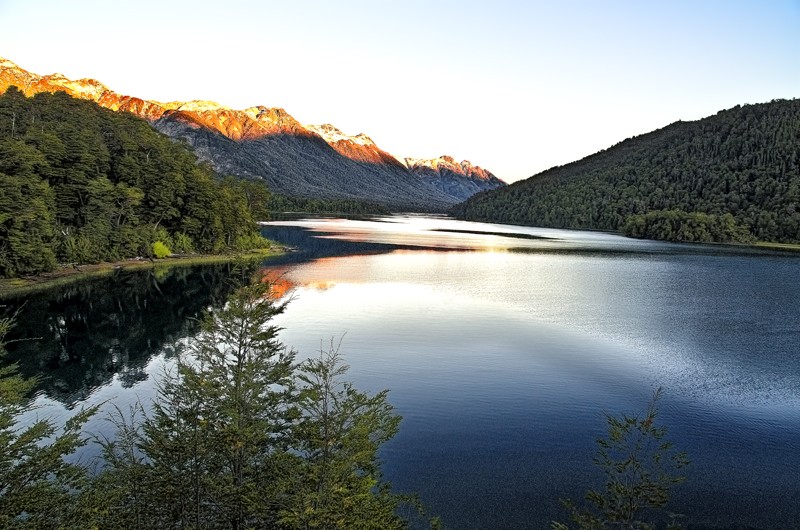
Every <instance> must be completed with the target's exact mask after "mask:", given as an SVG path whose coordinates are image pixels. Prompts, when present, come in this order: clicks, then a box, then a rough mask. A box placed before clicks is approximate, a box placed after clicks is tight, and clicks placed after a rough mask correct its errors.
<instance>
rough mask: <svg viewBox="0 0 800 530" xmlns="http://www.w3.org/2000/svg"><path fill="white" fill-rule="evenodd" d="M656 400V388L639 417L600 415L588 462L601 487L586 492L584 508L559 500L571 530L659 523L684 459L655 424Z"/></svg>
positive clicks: (559, 529) (560, 526)
mask: <svg viewBox="0 0 800 530" xmlns="http://www.w3.org/2000/svg"><path fill="white" fill-rule="evenodd" d="M661 395H662V391H661V389H660V388H659V389H658V390H656V391H655V393H654V394H653V399H652V400H651V401H650V404H649V405H648V407H647V412H646V413H645V414H644V416H639V415H635V416H629V415H627V414H622V415H621V416H612V415H610V414H606V423H607V424H608V434H607V436H606V437H605V438H601V439H598V440H597V445H598V450H597V454H596V456H595V458H594V463H595V464H596V465H597V466H599V467H600V468H601V469H602V470H603V473H604V475H605V485H604V487H603V489H601V490H596V489H590V490H589V491H588V492H587V493H586V497H585V499H586V502H587V503H588V506H587V507H585V508H578V507H577V506H576V505H575V504H574V503H573V502H572V501H568V500H567V501H563V502H564V505H565V506H566V507H567V509H568V510H569V511H570V514H571V520H572V522H574V523H575V524H576V525H577V528H580V529H591V530H599V529H605V528H627V529H642V530H644V529H653V528H656V525H657V523H656V522H652V519H653V518H655V519H657V520H662V519H665V517H664V516H665V514H664V513H663V512H662V511H661V510H662V509H663V508H664V506H666V504H667V502H668V500H669V493H670V490H671V488H672V487H673V486H675V485H677V484H680V483H681V482H683V481H684V480H685V477H684V476H683V475H681V474H679V471H680V470H681V469H682V468H684V467H685V466H687V465H688V464H689V460H688V458H687V456H686V454H685V453H683V452H678V451H676V450H675V449H674V448H673V444H672V442H669V441H667V440H666V439H665V438H666V435H667V429H666V428H665V427H662V426H659V425H656V419H657V416H658V408H657V405H658V401H659V399H660V398H661ZM668 515H669V519H670V522H669V523H668V526H667V528H679V525H678V524H677V523H676V521H675V517H676V516H675V515H673V514H668ZM646 519H651V520H650V521H647V520H646ZM552 528H553V529H554V530H566V529H568V528H569V526H568V525H566V524H564V523H559V522H554V523H553V524H552Z"/></svg>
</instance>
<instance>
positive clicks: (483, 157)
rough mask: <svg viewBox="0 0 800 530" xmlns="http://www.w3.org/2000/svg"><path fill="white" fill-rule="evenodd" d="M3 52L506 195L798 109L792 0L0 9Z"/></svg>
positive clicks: (799, 69) (229, 2)
mask: <svg viewBox="0 0 800 530" xmlns="http://www.w3.org/2000/svg"><path fill="white" fill-rule="evenodd" d="M0 56H2V57H5V58H7V59H10V60H12V61H14V62H16V63H17V64H18V65H19V66H21V67H22V68H26V69H28V70H30V71H33V72H36V73H39V74H49V73H54V72H60V73H63V74H64V75H66V76H67V77H70V78H80V77H93V78H96V79H98V80H100V81H102V82H103V83H105V84H106V85H108V86H109V87H110V88H112V89H114V90H116V91H118V92H121V93H123V94H130V95H135V96H139V97H143V98H145V99H156V100H160V101H170V100H190V99H208V100H213V101H217V102H219V103H221V104H223V105H227V106H230V107H233V108H246V107H250V106H253V105H265V106H268V107H283V108H285V109H286V110H287V111H288V112H289V113H290V114H292V115H293V116H294V117H295V118H297V119H298V120H299V121H301V122H302V123H332V124H334V125H335V126H337V127H339V128H340V129H342V130H343V131H344V132H345V133H348V134H357V133H360V132H364V133H366V134H368V135H370V136H371V137H372V139H373V140H375V142H376V143H377V144H378V145H379V146H380V147H382V148H383V149H385V150H387V151H389V152H391V153H392V154H394V155H395V156H398V157H407V156H410V157H417V158H432V157H435V156H438V155H442V154H450V155H452V156H454V157H455V158H456V159H458V160H461V159H469V160H471V161H472V162H473V163H475V164H478V165H480V166H482V167H485V168H487V169H489V170H490V171H492V172H494V173H495V174H496V175H498V176H499V177H501V178H503V179H505V180H507V181H509V182H511V181H515V180H519V179H522V178H526V177H528V176H531V175H533V174H535V173H537V172H539V171H542V170H544V169H547V168H549V167H551V166H554V165H560V164H565V163H568V162H571V161H573V160H576V159H579V158H582V157H584V156H586V155H589V154H591V153H593V152H596V151H598V150H600V149H604V148H606V147H609V146H611V145H613V144H615V143H617V142H619V141H621V140H624V139H625V138H628V137H630V136H634V135H637V134H642V133H646V132H649V131H651V130H653V129H657V128H659V127H663V126H665V125H668V124H669V123H672V122H674V121H677V120H694V119H699V118H702V117H705V116H708V115H711V114H715V113H716V112H717V111H719V110H722V109H725V108H730V107H732V106H734V105H737V104H744V103H759V102H765V101H769V100H771V99H776V98H786V99H791V98H796V97H800V0H752V1H736V0H720V1H716V0H707V1H704V0H687V1H684V0H669V1H666V0H664V1H661V2H650V1H639V0H628V1H622V0H603V1H595V0H591V1H590V0H583V1H578V0H558V1H556V0H552V1H534V0H532V1H527V2H525V1H508V0H491V1H483V2H475V1H471V0H458V1H450V0H422V1H418V0H402V1H395V2H389V1H381V0H363V1H362V0H321V1H311V0H280V1H273V0H254V1H248V0H224V1H220V2H213V3H207V2H203V1H199V0H194V1H170V0H160V1H153V0H137V1H133V2H109V1H108V0H103V1H95V0H70V1H65V0H0Z"/></svg>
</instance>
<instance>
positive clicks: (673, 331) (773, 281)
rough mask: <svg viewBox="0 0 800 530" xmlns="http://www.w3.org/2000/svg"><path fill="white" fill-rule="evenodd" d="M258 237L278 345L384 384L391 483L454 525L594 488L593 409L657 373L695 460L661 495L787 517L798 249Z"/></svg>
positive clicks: (547, 513)
mask: <svg viewBox="0 0 800 530" xmlns="http://www.w3.org/2000/svg"><path fill="white" fill-rule="evenodd" d="M265 231H266V232H267V235H268V236H270V237H273V238H276V239H279V240H282V241H283V242H285V243H286V244H290V245H295V246H297V248H298V251H297V252H295V253H292V254H291V255H289V256H287V257H285V258H283V259H282V260H278V261H275V262H271V263H270V264H268V265H269V267H268V268H269V269H270V273H271V274H273V275H276V276H277V275H279V278H280V281H281V282H282V284H283V285H284V287H285V288H287V289H289V292H290V293H291V296H292V297H293V301H292V302H291V304H290V305H289V307H288V310H287V312H286V313H285V314H284V315H282V316H281V317H280V318H279V324H280V325H282V326H283V327H284V328H285V329H284V331H283V332H282V335H281V338H282V340H283V341H284V342H285V343H286V344H288V345H291V346H293V347H295V348H297V349H298V350H299V351H300V354H301V356H306V355H313V354H314V352H316V351H317V350H319V348H321V347H327V345H328V344H330V341H331V339H333V340H335V341H338V340H339V339H342V337H343V339H342V351H343V353H344V355H345V358H346V359H347V361H348V362H349V364H350V365H351V367H352V368H351V372H350V375H351V377H352V378H353V380H354V382H355V383H356V385H357V386H358V387H359V388H362V389H368V390H373V391H376V390H380V389H383V388H389V389H391V394H390V399H391V401H392V403H393V404H394V405H395V407H396V408H397V410H398V412H399V413H400V414H402V416H403V417H404V420H403V423H402V425H401V430H400V433H399V435H398V436H397V437H396V438H395V439H394V440H393V441H392V442H390V443H389V444H388V445H387V447H386V448H385V450H384V452H383V453H382V455H383V458H384V461H385V467H384V469H385V472H386V475H387V478H389V479H390V480H391V481H392V482H393V484H394V485H395V487H396V488H397V489H399V490H402V491H416V492H419V493H420V496H421V498H422V500H423V501H424V502H425V504H426V505H427V506H428V507H429V508H430V509H431V511H432V512H434V513H438V514H440V515H441V516H442V517H443V519H444V522H445V524H446V525H447V526H448V527H450V528H543V527H547V525H548V522H549V521H550V520H552V519H558V518H561V519H563V518H564V516H565V513H564V511H563V509H562V508H561V506H560V504H559V500H558V499H559V498H560V497H572V498H574V499H579V498H580V497H581V496H582V494H583V492H584V491H585V489H586V488H587V487H588V486H590V485H599V483H600V481H601V480H602V476H601V475H600V474H599V471H597V470H596V469H594V468H593V466H592V464H591V458H592V453H593V451H594V439H595V438H596V437H598V436H600V435H602V433H603V429H604V420H603V412H618V411H630V412H634V411H637V410H641V409H642V408H643V407H644V406H645V405H646V403H647V400H648V398H649V396H650V395H651V393H652V392H653V390H654V389H655V388H656V387H659V386H661V387H664V389H665V391H666V397H665V400H664V401H663V403H662V411H663V413H662V420H663V422H664V423H665V424H666V425H668V426H669V429H670V435H671V438H672V439H673V440H674V441H675V442H676V445H677V446H679V447H680V448H682V449H685V450H686V451H688V453H689V455H690V457H691V459H692V465H691V467H690V468H689V469H688V473H687V474H688V480H687V482H686V483H685V484H684V485H681V486H680V487H679V488H678V489H677V490H676V493H675V496H674V504H673V505H672V509H673V510H675V511H678V512H682V513H684V514H686V515H687V520H688V521H689V522H693V523H695V524H696V525H698V526H699V525H705V526H707V527H713V526H717V527H730V526H733V525H739V526H740V527H747V526H748V525H749V526H752V527H761V528H775V527H788V528H791V527H793V526H795V525H796V521H797V518H798V516H799V515H800V355H799V354H798V344H800V311H798V309H797V308H798V307H800V259H798V257H797V256H793V255H781V254H776V253H768V252H755V251H751V250H746V249H737V248H730V247H707V246H699V245H675V244H665V243H655V242H643V241H635V240H630V239H626V238H622V237H618V236H613V235H609V234H603V233H592V232H573V231H565V230H546V229H536V228H523V227H512V226H502V225H485V224H481V223H462V222H455V221H452V220H448V219H442V218H424V217H392V218H385V219H381V220H379V221H352V220H341V219H328V220H301V221H291V222H282V223H271V224H270V225H268V226H267V227H265ZM191 284H192V285H195V281H192V282H191ZM179 285H180V284H179ZM186 285H188V284H187V283H186V282H184V284H183V286H184V289H185V287H186ZM162 289H166V287H165V286H162ZM177 289H178V288H174V289H173V290H172V291H171V292H173V293H177ZM219 294H220V296H217V297H215V299H219V298H222V292H220V293H219ZM137 296H139V297H141V296H142V295H141V294H140V293H137ZM173 296H175V294H173ZM87 300H88V301H83V302H81V303H91V297H89V298H88V299H87ZM34 303H35V302H34ZM217 303H218V302H217ZM119 305H121V306H122V305H125V303H124V302H119ZM184 305H185V303H180V304H176V306H184ZM200 305H213V303H212V302H211V301H205V302H202V304H200ZM55 310H56V309H53V311H55ZM192 314H194V313H192ZM129 318H130V317H129ZM160 318H162V319H164V318H165V317H164V316H163V315H161V316H160ZM174 318H175V319H180V318H187V317H186V315H183V316H175V317H174ZM192 332H193V331H192V330H191V327H190V326H189V327H181V326H177V327H175V329H174V330H172V331H171V332H170V333H168V334H166V336H165V337H164V338H163V342H158V341H156V342H157V344H152V345H151V346H152V348H153V351H151V352H149V353H148V355H147V356H145V361H137V362H136V363H133V366H134V367H136V369H137V370H138V371H139V372H138V373H141V374H144V376H141V377H138V378H133V379H132V380H131V378H130V377H128V378H127V379H126V378H125V377H124V374H125V373H126V372H125V371H124V370H117V369H116V368H114V367H112V368H110V369H109V370H111V371H110V372H109V373H110V374H111V375H110V376H109V377H110V378H111V379H110V380H109V381H107V382H105V383H101V384H99V385H96V386H93V387H92V390H91V393H90V395H89V397H88V399H87V400H78V401H77V402H76V404H80V403H84V402H85V403H97V402H100V401H104V400H108V401H107V403H106V405H105V407H106V408H109V407H111V406H113V405H117V406H122V407H123V408H124V407H125V406H127V405H128V404H129V403H133V402H134V401H135V400H136V399H137V398H143V399H144V400H147V399H149V398H150V397H151V396H152V392H153V386H154V384H155V381H156V380H157V374H158V373H159V371H160V370H162V369H164V367H165V366H167V367H168V366H169V363H170V361H169V358H170V355H169V352H170V351H171V350H172V349H174V347H175V344H176V342H177V343H180V342H181V341H185V340H186V337H188V336H191V333H192ZM120 333H121V332H120ZM121 340H122V341H123V342H124V338H121ZM112 346H113V345H112ZM114 348H117V349H120V348H118V347H116V346H113V347H112V348H111V349H112V350H113V349H114ZM124 350H125V349H124V348H122V349H121V350H120V351H124ZM54 355H55V354H54ZM50 364H52V362H50ZM112 364H113V363H112ZM46 365H48V363H47V362H44V361H43V362H41V363H40V364H39V366H46ZM122 365H124V366H127V365H125V363H122ZM115 370H116V371H115ZM128 372H130V370H128ZM91 373H94V372H91ZM90 379H91V380H93V381H94V380H98V381H100V380H102V379H103V378H102V377H98V376H96V375H95V376H93V377H91V378H90ZM84 380H86V377H84ZM61 385H62V386H66V387H68V386H69V385H70V383H68V382H62V383H61ZM70 395H71V394H70ZM40 399H41V402H42V403H47V402H48V399H49V398H47V397H46V396H44V395H43V396H42V397H41V398H40ZM50 410H51V411H55V412H57V413H58V414H62V415H63V414H67V412H64V409H63V406H61V405H60V404H59V403H58V402H52V405H51V407H50ZM90 427H92V428H93V429H97V430H101V431H102V429H104V428H106V429H107V427H104V426H103V420H102V418H100V417H98V418H97V419H95V420H93V422H92V425H91V426H90Z"/></svg>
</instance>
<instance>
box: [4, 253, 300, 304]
mask: <svg viewBox="0 0 800 530" xmlns="http://www.w3.org/2000/svg"><path fill="white" fill-rule="evenodd" d="M284 252H285V251H284V249H283V248H280V247H272V248H266V249H256V250H250V251H247V252H238V253H232V254H187V255H172V256H169V257H167V258H164V259H157V260H150V259H146V258H134V259H127V260H123V261H115V262H110V263H105V262H104V263H92V264H87V265H71V264H67V265H59V266H58V268H57V269H56V270H54V271H52V272H47V273H44V274H39V275H36V276H24V277H20V278H2V279H0V298H5V297H9V296H19V295H24V294H28V293H31V292H35V291H40V290H43V289H50V288H53V287H58V286H61V285H67V284H70V283H72V282H75V281H79V280H82V279H86V278H92V277H97V276H104V275H109V274H112V273H114V272H115V271H118V270H132V269H156V268H162V267H189V266H192V265H210V264H214V263H227V262H231V261H235V260H239V259H241V260H247V261H250V260H260V259H265V258H269V257H271V256H278V255H281V254H283V253H284Z"/></svg>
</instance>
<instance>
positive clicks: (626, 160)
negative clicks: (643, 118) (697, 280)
mask: <svg viewBox="0 0 800 530" xmlns="http://www.w3.org/2000/svg"><path fill="white" fill-rule="evenodd" d="M452 212H453V213H454V215H456V216H457V217H460V218H463V219H471V220H481V221H493V222H501V223H514V224H527V225H537V226H548V227H563V228H588V229H601V230H621V229H623V228H624V227H625V226H626V224H627V225H628V227H629V228H630V229H631V230H632V232H631V233H632V235H638V234H642V233H644V234H645V235H646V236H647V237H659V238H665V239H690V240H692V239H694V240H708V239H709V238H711V239H713V237H712V236H708V237H706V236H705V235H702V234H701V236H702V237H694V236H693V235H692V234H689V235H690V236H691V237H683V236H682V232H683V231H686V232H692V231H698V230H699V231H701V232H702V231H703V230H704V228H703V227H695V228H693V227H691V226H689V224H691V223H694V222H696V221H698V220H699V221H700V222H701V224H703V223H705V221H704V219H706V218H705V217H703V216H709V218H710V219H711V221H713V222H712V224H720V223H721V224H722V225H728V227H729V228H731V230H732V231H733V232H736V231H737V227H736V226H730V225H731V222H733V223H735V224H736V225H738V227H741V228H742V229H744V230H746V231H747V232H749V233H750V234H751V235H752V237H755V238H756V239H759V240H763V241H777V242H800V100H797V99H793V100H775V101H772V102H770V103H761V104H755V105H744V106H736V107H734V108H732V109H728V110H723V111H720V112H718V113H717V114H716V115H714V116H710V117H707V118H704V119H702V120H698V121H693V122H681V121H679V122H676V123H673V124H671V125H669V126H667V127H664V128H663V129H659V130H657V131H654V132H651V133H648V134H644V135H641V136H637V137H634V138H630V139H628V140H625V141H623V142H621V143H619V144H617V145H614V146H613V147H610V148H609V149H606V150H604V151H601V152H599V153H596V154H594V155H591V156H589V157H586V158H584V159H582V160H579V161H577V162H573V163H571V164H567V165H565V166H560V167H554V168H552V169H549V170H547V171H544V172H543V173H540V174H538V175H534V176H532V177H530V178H528V179H526V180H522V181H519V182H516V183H514V184H511V185H510V186H507V187H504V188H502V189H498V190H493V191H489V192H483V193H480V194H478V195H475V196H473V197H472V198H470V199H469V200H467V201H466V202H464V203H462V204H459V205H457V206H456V207H455V208H454V209H453V210H452ZM728 216H730V217H732V219H730V217H728ZM648 223H656V224H658V225H659V226H657V227H648V226H646V225H647V224H648ZM640 229H643V230H644V232H642V231H641V230H640Z"/></svg>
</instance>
